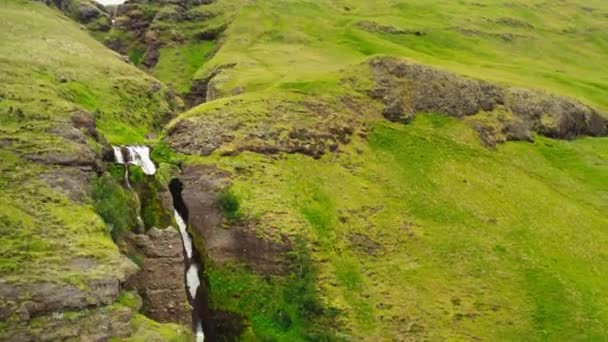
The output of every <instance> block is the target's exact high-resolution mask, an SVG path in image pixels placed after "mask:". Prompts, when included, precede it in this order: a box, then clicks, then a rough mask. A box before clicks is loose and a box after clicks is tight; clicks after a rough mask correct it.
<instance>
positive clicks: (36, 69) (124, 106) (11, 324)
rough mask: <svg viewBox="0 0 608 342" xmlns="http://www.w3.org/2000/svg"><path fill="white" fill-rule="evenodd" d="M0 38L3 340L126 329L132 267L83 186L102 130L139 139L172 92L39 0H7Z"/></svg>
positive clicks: (164, 112) (118, 139)
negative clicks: (124, 294) (125, 298)
mask: <svg viewBox="0 0 608 342" xmlns="http://www.w3.org/2000/svg"><path fill="white" fill-rule="evenodd" d="M0 41H1V43H0V79H2V82H0V189H1V191H0V292H1V293H2V295H1V296H0V297H1V299H0V340H7V341H20V340H39V339H50V340H56V339H68V338H82V339H85V340H86V339H96V338H104V336H106V337H107V335H104V334H110V336H111V335H112V334H123V335H124V331H123V332H120V327H122V324H123V323H125V320H126V324H127V333H128V331H129V330H130V328H128V327H129V325H128V324H129V319H130V317H131V316H133V315H134V314H135V313H136V311H137V310H135V311H133V312H132V310H131V309H130V308H127V307H125V306H123V305H121V303H120V302H117V303H115V304H113V301H114V300H116V299H117V295H118V293H117V292H118V291H119V288H118V283H119V282H122V281H124V280H125V278H126V276H127V275H130V274H132V273H133V272H134V271H135V270H136V266H135V265H134V264H133V263H132V262H129V260H128V259H127V258H126V257H124V256H122V255H121V254H120V253H119V250H118V247H117V246H116V244H115V243H114V242H113V241H112V238H111V236H110V230H111V228H112V227H109V226H108V225H106V224H105V223H104V221H103V220H102V219H101V218H100V216H99V215H98V214H97V213H96V212H95V210H94V207H93V203H92V200H91V199H90V196H89V193H90V188H91V186H92V184H93V180H94V179H95V178H96V177H97V172H101V171H103V168H104V166H103V164H102V162H101V158H102V154H103V151H104V150H106V149H107V140H106V139H110V140H111V141H112V142H114V143H125V142H142V141H143V140H144V135H145V134H147V133H149V132H154V131H158V130H159V129H160V127H161V125H162V122H163V121H166V120H168V119H169V117H170V115H171V113H172V107H174V106H176V105H179V100H178V99H176V98H173V97H172V95H171V92H170V91H169V90H168V89H167V88H166V87H165V86H164V85H162V84H161V83H160V82H159V81H157V80H155V79H153V78H152V77H149V76H147V75H146V74H145V73H144V72H142V71H140V70H138V69H137V68H135V67H133V66H130V65H128V64H126V63H125V62H124V61H122V60H121V59H120V57H119V56H118V55H117V54H115V53H113V52H111V51H109V50H108V49H106V48H105V47H103V46H102V45H101V44H100V43H98V42H97V41H95V40H94V39H93V38H91V37H90V36H89V35H88V34H87V32H86V31H84V30H83V29H81V28H80V27H79V25H78V24H77V23H75V22H73V21H71V20H70V19H68V18H67V17H65V16H63V15H62V14H61V13H60V12H59V11H56V10H53V9H51V8H49V7H47V6H46V5H44V4H42V3H39V2H30V1H18V0H15V1H13V0H11V1H3V2H2V3H1V4H0ZM174 102H175V103H174ZM95 122H96V124H97V129H98V130H97V129H96V128H95ZM117 186H118V185H117ZM104 191H106V192H108V191H109V189H104ZM106 204H107V205H112V204H111V203H106ZM114 204H116V203H114ZM119 204H120V203H119ZM125 209H126V210H127V211H128V208H125ZM114 291H116V293H115V292H114ZM146 322H147V321H142V322H140V323H138V324H139V325H138V326H142V327H144V328H145V327H146V326H147V324H146ZM108 324H109V325H110V326H109V327H108ZM104 329H105V330H104ZM145 329H147V328H145ZM150 329H152V330H155V329H156V328H150ZM168 329H169V330H168V331H171V328H168ZM181 329H184V328H181ZM101 330H104V331H103V332H100V331H101ZM172 331H173V335H175V331H176V329H172ZM151 333H152V334H155V333H154V332H151Z"/></svg>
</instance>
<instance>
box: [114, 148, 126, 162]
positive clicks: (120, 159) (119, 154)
mask: <svg viewBox="0 0 608 342" xmlns="http://www.w3.org/2000/svg"><path fill="white" fill-rule="evenodd" d="M112 149H113V150H114V159H115V160H116V162H117V163H118V164H124V163H125V159H124V158H123V157H122V148H120V147H119V146H112Z"/></svg>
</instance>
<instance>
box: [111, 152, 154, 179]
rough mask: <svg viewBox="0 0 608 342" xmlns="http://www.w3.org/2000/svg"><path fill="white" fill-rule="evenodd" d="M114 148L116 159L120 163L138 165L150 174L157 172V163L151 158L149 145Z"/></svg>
mask: <svg viewBox="0 0 608 342" xmlns="http://www.w3.org/2000/svg"><path fill="white" fill-rule="evenodd" d="M112 149H113V150H114V160H115V161H116V162H117V163H118V164H122V165H126V164H131V165H137V166H139V167H141V169H142V171H143V172H144V173H145V174H146V175H149V176H152V175H154V174H155V173H156V165H154V162H152V159H150V148H149V147H148V146H143V145H133V146H125V147H119V146H112Z"/></svg>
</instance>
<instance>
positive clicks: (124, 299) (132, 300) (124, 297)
mask: <svg viewBox="0 0 608 342" xmlns="http://www.w3.org/2000/svg"><path fill="white" fill-rule="evenodd" d="M117 303H118V304H120V305H122V306H126V307H128V308H130V309H131V310H133V311H135V312H137V311H139V309H140V308H141V305H142V299H141V297H140V296H139V295H138V294H137V293H135V292H130V291H122V292H121V293H120V297H118V300H117Z"/></svg>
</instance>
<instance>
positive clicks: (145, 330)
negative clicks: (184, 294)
mask: <svg viewBox="0 0 608 342" xmlns="http://www.w3.org/2000/svg"><path fill="white" fill-rule="evenodd" d="M132 326H133V334H132V335H131V336H130V337H128V338H125V339H123V341H128V342H146V341H151V340H161V341H169V342H189V341H191V340H192V334H191V332H190V329H189V328H188V327H184V326H180V325H178V324H172V323H158V322H155V321H153V320H151V319H149V318H147V317H146V316H144V315H139V314H137V315H135V316H134V317H133V320H132Z"/></svg>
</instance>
